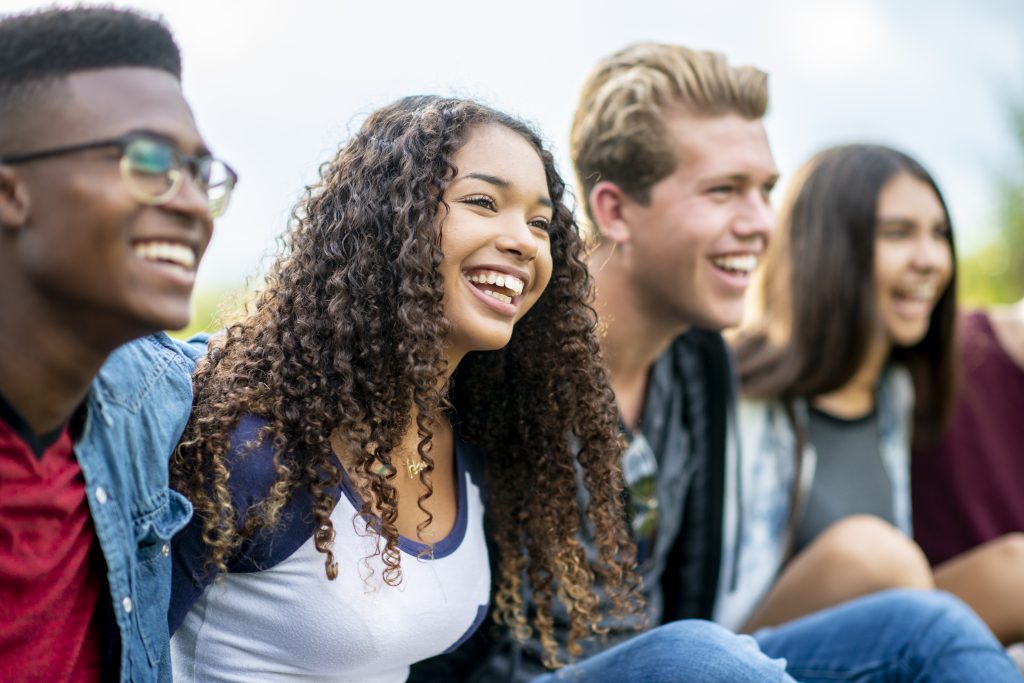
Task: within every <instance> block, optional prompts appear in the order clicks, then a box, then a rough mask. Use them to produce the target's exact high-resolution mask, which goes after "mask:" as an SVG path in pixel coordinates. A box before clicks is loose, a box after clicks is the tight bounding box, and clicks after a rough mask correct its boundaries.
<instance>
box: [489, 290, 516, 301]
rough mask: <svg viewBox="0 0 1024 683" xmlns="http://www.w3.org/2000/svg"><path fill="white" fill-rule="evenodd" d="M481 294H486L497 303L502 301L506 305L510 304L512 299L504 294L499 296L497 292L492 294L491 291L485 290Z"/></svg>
mask: <svg viewBox="0 0 1024 683" xmlns="http://www.w3.org/2000/svg"><path fill="white" fill-rule="evenodd" d="M483 292H484V294H487V295H489V296H490V297H492V298H494V299H497V300H498V301H503V302H505V303H506V304H510V303H512V297H510V296H508V295H506V294H499V293H498V292H492V291H490V290H487V289H485V290H483Z"/></svg>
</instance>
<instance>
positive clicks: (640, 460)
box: [622, 430, 658, 571]
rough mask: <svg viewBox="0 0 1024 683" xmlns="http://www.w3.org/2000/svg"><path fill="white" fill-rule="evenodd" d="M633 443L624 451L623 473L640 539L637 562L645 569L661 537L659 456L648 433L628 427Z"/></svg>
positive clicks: (635, 535) (637, 539)
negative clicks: (647, 436) (647, 435)
mask: <svg viewBox="0 0 1024 683" xmlns="http://www.w3.org/2000/svg"><path fill="white" fill-rule="evenodd" d="M626 434H627V436H628V437H629V445H628V446H627V447H626V452H625V453H623V454H622V476H623V478H624V479H625V483H626V493H627V494H628V496H629V498H628V501H627V505H626V518H627V520H628V522H629V526H630V529H631V530H632V532H633V540H634V541H635V542H636V562H637V567H638V568H639V570H640V571H643V570H645V569H646V568H647V567H648V566H649V564H650V561H651V560H652V559H653V558H654V544H655V542H656V541H657V540H658V491H657V486H658V459H657V458H656V457H655V455H654V449H653V448H651V445H650V444H649V443H648V442H647V439H645V438H644V435H643V434H641V433H639V432H636V433H631V432H630V431H629V430H627V431H626Z"/></svg>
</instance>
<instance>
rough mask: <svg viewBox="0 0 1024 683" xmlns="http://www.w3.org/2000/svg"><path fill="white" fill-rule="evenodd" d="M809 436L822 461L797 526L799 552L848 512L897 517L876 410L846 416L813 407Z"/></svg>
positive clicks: (819, 463)
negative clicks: (837, 415) (845, 417)
mask: <svg viewBox="0 0 1024 683" xmlns="http://www.w3.org/2000/svg"><path fill="white" fill-rule="evenodd" d="M809 437H810V441H811V444H812V445H813V446H814V450H815V451H816V452H817V456H818V458H817V466H816V467H815V470H814V481H813V483H812V484H811V489H810V491H809V493H808V496H807V500H806V502H805V504H804V511H803V514H802V515H801V517H800V522H799V524H798V525H797V528H796V538H795V539H794V546H793V552H794V553H797V552H800V551H801V550H803V549H804V548H805V547H807V545H809V544H810V543H811V542H812V541H814V539H815V538H817V536H818V534H820V533H821V532H822V531H824V530H825V529H827V528H828V527H829V526H831V525H832V524H833V523H834V522H838V521H839V520H840V519H842V518H843V517H847V516H849V515H855V514H870V515H875V516H877V517H881V518H882V519H884V520H886V521H888V522H890V523H895V514H894V512H893V500H892V483H891V482H890V480H889V474H888V472H886V469H885V464H884V463H883V462H882V456H881V448H880V444H881V433H880V431H879V426H878V414H877V412H876V411H872V412H871V413H870V414H869V415H866V416H865V417H861V418H856V419H853V420H846V419H843V418H838V417H835V416H833V415H829V414H828V413H824V412H822V411H820V410H816V409H815V408H811V409H810V434H809Z"/></svg>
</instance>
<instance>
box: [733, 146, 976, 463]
mask: <svg viewBox="0 0 1024 683" xmlns="http://www.w3.org/2000/svg"><path fill="white" fill-rule="evenodd" d="M901 173H909V174H910V175H911V176H913V177H914V178H916V179H918V180H920V181H921V182H923V183H926V184H927V185H928V186H929V187H931V188H932V189H933V190H934V191H935V195H936V197H938V199H939V202H940V204H941V205H942V210H943V212H944V213H945V218H946V223H947V225H948V226H949V231H948V239H949V248H950V251H951V252H952V255H953V262H954V270H953V273H952V276H951V278H950V281H949V284H948V285H947V287H946V289H945V291H944V292H943V293H942V295H941V296H940V298H939V301H938V303H937V304H936V306H935V308H934V310H933V311H932V314H931V319H930V321H929V326H928V331H927V333H926V334H925V336H924V338H923V339H922V340H921V341H920V342H918V343H917V344H914V345H913V346H910V347H903V348H900V347H897V348H894V349H893V350H892V355H891V358H892V360H894V361H897V362H901V363H903V364H905V365H906V366H907V367H908V368H909V369H910V372H911V374H912V376H913V378H914V389H915V392H916V400H915V404H914V442H915V444H921V443H927V442H929V441H931V440H933V439H935V438H937V437H938V436H939V435H940V434H941V431H942V428H943V425H944V424H945V420H946V417H947V415H948V413H949V410H950V406H951V403H952V399H953V393H954V385H955V374H956V373H955V371H954V356H955V354H954V335H953V328H954V323H955V317H956V270H955V262H956V249H955V246H954V242H953V226H952V221H951V219H950V216H949V210H948V209H947V208H946V203H945V200H943V198H942V193H941V192H940V191H939V188H938V186H937V185H936V183H935V180H934V179H933V178H932V176H931V175H930V174H929V173H928V171H926V170H925V169H924V167H922V166H921V165H920V164H919V163H918V162H917V161H915V160H914V159H912V158H911V157H909V156H907V155H906V154H904V153H902V152H898V151H896V150H894V149H890V148H888V147H882V146H879V145H846V146H841V147H833V148H831V149H828V150H825V151H823V152H821V153H819V154H818V155H816V156H815V157H814V158H813V159H811V160H810V161H809V162H808V163H807V164H805V165H804V167H803V168H801V170H800V171H799V172H798V174H797V177H796V178H795V180H794V182H793V185H792V187H791V188H790V190H789V192H788V194H787V198H786V200H785V201H784V203H783V205H782V208H781V210H780V214H779V227H778V230H777V232H776V235H775V237H774V242H773V244H772V246H771V247H770V248H769V250H768V254H767V255H766V258H765V262H764V265H763V266H762V270H761V273H760V275H759V277H760V283H759V284H760V287H759V288H758V289H757V290H756V294H757V297H756V300H755V302H754V307H755V308H756V309H760V318H759V319H758V321H756V322H755V323H754V324H753V325H752V326H750V327H748V328H747V329H745V330H743V331H741V333H740V335H739V337H738V340H737V344H736V352H737V359H738V362H739V372H740V378H741V381H742V383H743V391H744V393H745V394H746V395H748V396H752V397H755V398H773V397H783V398H793V397H813V396H817V395H820V394H825V393H828V392H830V391H834V390H836V389H839V388H840V387H842V386H843V385H844V384H846V383H847V382H849V381H850V380H851V379H852V378H853V376H854V373H856V372H857V370H858V369H859V368H860V367H861V365H862V363H863V362H864V360H865V357H866V355H867V352H868V345H869V342H870V339H871V337H872V333H873V331H874V328H875V325H876V320H877V315H878V313H877V311H876V297H875V287H874V279H873V274H874V260H875V234H876V224H877V218H876V216H877V209H878V196H879V194H881V192H882V188H883V187H884V186H885V184H886V183H887V182H889V180H890V179H892V178H893V177H895V176H896V175H899V174H901Z"/></svg>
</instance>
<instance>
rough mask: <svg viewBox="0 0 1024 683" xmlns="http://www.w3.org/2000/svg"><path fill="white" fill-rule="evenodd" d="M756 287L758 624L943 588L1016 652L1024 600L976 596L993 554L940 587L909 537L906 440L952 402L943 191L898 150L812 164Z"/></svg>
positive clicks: (749, 370) (943, 578)
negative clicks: (899, 590) (865, 598)
mask: <svg viewBox="0 0 1024 683" xmlns="http://www.w3.org/2000/svg"><path fill="white" fill-rule="evenodd" d="M760 277H761V280H760V282H759V287H758V289H757V290H755V291H756V293H757V299H756V301H755V308H756V309H758V310H759V316H758V317H757V318H756V319H755V320H754V321H753V322H752V323H750V324H749V325H747V326H745V327H744V329H742V330H741V332H740V334H739V335H738V339H737V344H736V350H737V356H738V362H739V369H740V375H741V381H742V385H743V392H744V395H745V396H746V400H745V401H744V402H743V403H742V405H741V407H740V412H739V422H740V429H741V433H742V440H743V443H744V446H745V447H746V448H747V449H748V450H750V452H751V453H752V457H751V458H750V459H749V460H750V462H749V466H750V467H751V468H752V470H753V471H752V473H751V476H749V477H748V479H749V480H750V481H751V482H752V490H749V491H747V493H748V494H749V496H750V500H752V501H754V504H752V505H751V507H750V508H749V509H748V514H749V515H750V519H748V520H746V522H747V525H746V539H745V540H744V541H743V543H744V544H745V546H746V551H745V552H746V554H747V557H748V560H749V566H748V572H747V586H748V592H747V597H746V599H747V601H748V603H747V606H748V608H749V609H751V610H753V614H752V615H750V617H749V620H748V621H747V626H748V627H749V628H756V627H759V626H764V625H771V624H776V623H780V622H782V621H786V620H788V619H791V618H793V617H795V616H799V615H802V614H805V613H807V612H810V611H814V610H816V609H820V608H822V607H824V606H827V605H830V604H835V603H837V602H841V601H843V600H845V599H849V598H851V597H854V596H856V595H860V594H863V593H867V592H871V591H875V590H879V589H882V588H887V587H896V586H911V587H920V588H931V587H935V586H937V587H939V588H943V589H946V590H949V591H951V592H953V593H954V594H956V595H959V596H960V597H962V598H964V599H965V600H966V601H967V602H968V603H969V604H971V605H972V606H974V607H975V608H976V609H978V610H979V614H980V616H981V617H982V618H983V619H985V620H986V621H987V622H988V624H989V625H990V626H992V627H994V628H995V627H1003V626H1004V625H1005V627H1007V628H1006V629H1005V630H1000V628H996V635H998V636H1000V637H1001V638H1002V639H1003V640H1004V642H1006V641H1012V640H1014V639H1015V638H1019V637H1020V635H1019V634H1020V633H1021V630H1020V629H1021V627H1022V625H1024V609H1021V607H1022V604H1024V603H1021V600H1022V598H1024V588H1021V589H1018V590H1016V591H1014V592H1010V593H1008V594H1006V595H1004V596H1003V600H1002V601H1001V604H993V602H992V601H991V600H979V599H978V596H979V595H981V594H982V593H983V592H984V590H985V587H984V586H982V585H980V584H979V581H980V577H982V576H984V575H985V572H988V571H992V570H994V569H995V568H994V566H993V564H994V561H995V560H997V559H998V558H999V557H1000V554H999V553H998V549H997V547H996V548H994V550H995V552H990V553H984V552H982V553H976V554H974V555H973V556H971V557H964V558H959V559H955V560H952V561H951V562H950V563H949V564H947V565H942V566H939V567H937V568H936V569H935V571H934V575H933V572H932V570H931V569H930V568H929V566H928V564H927V562H926V561H925V559H924V556H923V555H922V553H921V552H920V549H919V548H918V547H917V546H916V544H914V543H913V541H911V540H910V538H909V537H910V533H911V515H910V482H909V474H910V465H909V457H910V448H911V443H915V444H920V443H927V442H929V441H931V440H934V439H935V438H936V437H937V436H938V435H939V434H940V433H941V430H942V426H943V424H944V421H945V418H946V414H947V412H948V409H949V405H950V402H951V400H952V398H953V388H954V370H953V357H954V356H953V322H954V318H955V296H956V295H955V292H956V286H955V281H956V269H955V250H954V242H953V232H952V226H951V221H950V216H949V212H948V211H947V209H946V205H945V202H944V201H943V199H942V195H941V194H940V192H939V189H938V187H937V186H936V184H935V181H934V180H933V179H932V177H931V176H930V175H929V174H928V172H927V171H926V170H925V169H924V168H923V167H922V166H921V165H920V164H919V163H917V162H916V161H915V160H913V159H912V158H910V157H908V156H907V155H905V154H903V153H900V152H898V151H895V150H893V149H890V148H887V147H881V146H873V145H849V146H844V147H837V148H833V149H829V150H826V151H824V152H822V153H820V154H818V155H817V156H816V157H814V158H813V159H812V160H811V161H810V162H808V164H807V165H806V166H805V167H804V168H803V169H802V170H801V171H800V172H799V174H798V176H797V179H796V180H795V181H794V185H793V187H792V188H791V190H790V193H789V195H788V198H787V201H786V202H785V203H784V205H783V207H782V210H781V215H780V222H779V229H778V233H777V235H776V238H775V242H774V243H773V245H772V249H771V250H770V252H769V254H768V256H767V258H766V261H765V264H764V266H763V270H762V272H761V273H760ZM755 560H756V562H755ZM786 562H788V566H787V567H786V569H785V571H784V572H782V573H781V576H776V572H777V569H776V568H778V567H779V566H781V565H782V564H784V563H786ZM755 564H756V565H758V566H757V567H755V566H754V565H755ZM999 571H1005V572H1016V573H1017V574H1016V575H1017V576H1021V575H1024V574H1022V573H1021V572H1024V567H1022V566H1006V567H1003V568H1002V569H1000V570H999ZM773 583H774V586H772V584H773ZM1019 585H1021V586H1024V584H1019ZM759 601H760V606H759V607H756V610H755V609H754V608H755V606H757V604H758V602H759ZM996 603H1000V601H996ZM982 607H984V608H985V609H982ZM1010 615H1015V616H1012V617H1011V616H1010Z"/></svg>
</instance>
